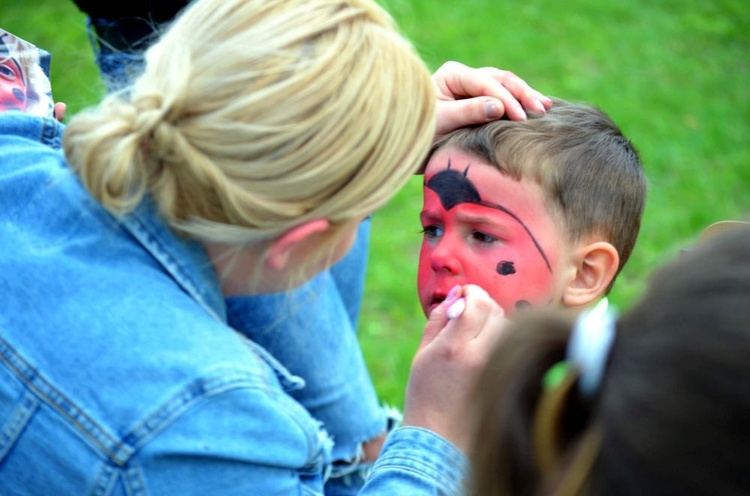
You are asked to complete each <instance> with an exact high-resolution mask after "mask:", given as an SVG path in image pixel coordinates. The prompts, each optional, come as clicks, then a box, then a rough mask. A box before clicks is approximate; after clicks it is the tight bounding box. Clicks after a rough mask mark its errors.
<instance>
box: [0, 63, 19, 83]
mask: <svg viewBox="0 0 750 496" xmlns="http://www.w3.org/2000/svg"><path fill="white" fill-rule="evenodd" d="M0 76H2V77H3V78H5V79H7V80H8V81H15V79H16V71H14V70H13V69H11V68H10V67H8V66H7V65H6V64H0Z"/></svg>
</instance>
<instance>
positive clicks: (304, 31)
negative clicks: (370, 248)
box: [65, 0, 435, 245]
mask: <svg viewBox="0 0 750 496" xmlns="http://www.w3.org/2000/svg"><path fill="white" fill-rule="evenodd" d="M434 112H435V95H434V88H433V84H432V80H431V78H430V74H429V71H428V70H427V68H426V67H425V65H424V63H423V62H422V61H421V59H420V58H419V57H418V56H417V54H416V53H415V51H414V49H413V48H412V46H411V45H410V44H409V43H408V41H406V40H405V39H404V38H403V37H402V36H401V35H399V34H398V32H397V31H396V28H395V24H394V22H393V21H392V19H391V18H390V17H389V15H388V14H387V13H386V12H385V11H384V10H383V9H382V8H380V7H379V6H378V5H377V4H376V3H375V2H373V1H369V0H285V1H283V2H278V1H269V0H200V1H198V2H193V3H192V4H191V6H189V7H188V8H187V9H186V10H185V11H184V12H183V13H182V14H181V15H180V16H179V17H178V18H177V19H176V20H175V22H174V23H173V24H172V26H171V27H170V28H169V29H168V30H167V31H166V32H165V33H164V35H163V36H162V38H161V40H160V41H159V42H157V43H156V44H155V45H154V46H152V47H151V48H150V49H149V50H148V52H147V53H146V69H145V72H144V74H143V75H142V76H141V77H139V78H138V79H137V80H136V82H135V83H134V85H133V86H132V88H129V89H127V90H125V91H123V92H120V93H118V94H114V95H111V96H109V97H107V98H106V99H105V100H104V101H103V102H102V103H101V104H100V105H99V106H98V107H96V108H94V109H92V110H89V111H86V112H85V113H82V114H80V115H78V116H76V117H74V118H73V119H72V120H71V122H70V124H69V126H68V129H67V131H66V134H65V152H66V154H67V157H68V160H69V161H70V163H71V164H72V166H73V167H74V168H75V169H76V170H77V171H78V173H79V174H80V177H81V178H82V180H83V183H84V184H85V186H86V188H87V189H88V190H89V191H90V193H91V194H92V195H93V196H94V197H95V198H96V199H98V200H99V201H100V202H101V203H102V204H103V205H104V206H105V207H106V208H107V209H109V210H110V211H112V212H114V213H117V214H123V213H127V212H128V211H130V210H132V209H133V208H135V206H136V205H137V204H138V203H139V202H140V201H141V200H142V199H143V197H144V195H146V194H149V195H150V196H151V197H152V198H153V201H154V202H155V204H156V205H157V206H158V208H159V210H160V212H161V214H162V215H163V217H164V218H165V219H166V221H167V222H168V224H169V225H170V226H171V227H173V228H174V229H176V230H177V231H179V232H182V233H183V234H186V235H188V236H190V237H193V238H195V239H197V240H200V241H208V242H217V243H227V244H235V245H241V244H246V243H257V242H260V241H264V240H268V239H271V238H273V237H275V236H278V235H279V234H281V233H283V232H284V231H285V230H287V229H289V228H291V227H294V226H295V225H298V224H300V223H303V222H305V221H307V220H310V219H314V218H326V219H329V220H330V221H331V222H332V223H333V224H334V225H337V224H339V225H340V224H342V223H345V222H346V221H348V220H352V219H357V218H362V217H364V216H366V215H368V214H369V213H371V212H372V211H373V210H375V209H377V208H378V207H380V206H381V205H383V204H384V203H385V202H386V201H387V200H388V199H389V198H390V197H391V196H392V195H393V194H394V193H395V192H396V191H397V190H398V189H399V188H400V187H401V186H402V185H403V183H404V182H406V180H407V179H408V178H409V176H410V175H412V174H413V172H414V171H415V170H416V169H417V167H418V166H419V164H420V163H421V161H422V160H423V158H424V156H425V155H426V153H427V151H428V148H429V145H430V142H431V139H432V136H433V132H434V125H435V123H434Z"/></svg>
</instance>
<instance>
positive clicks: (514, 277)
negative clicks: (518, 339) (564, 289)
mask: <svg viewBox="0 0 750 496" xmlns="http://www.w3.org/2000/svg"><path fill="white" fill-rule="evenodd" d="M424 177H425V182H424V205H423V209H422V212H421V214H420V218H421V222H422V228H423V232H424V239H423V241H422V249H421V251H420V255H419V274H418V290H419V300H420V303H421V305H422V309H423V311H424V312H425V315H429V313H430V312H431V311H432V309H433V308H434V307H435V306H437V305H438V304H439V303H440V302H441V301H443V300H444V299H445V295H446V294H447V293H448V291H450V289H451V288H452V287H453V286H454V285H456V284H461V285H464V284H475V285H478V286H480V287H482V288H483V289H484V290H485V291H487V292H488V293H489V295H490V296H492V298H493V299H494V300H495V301H497V303H498V304H499V305H500V306H501V307H502V308H503V309H504V310H505V312H506V314H508V315H510V314H512V313H513V312H514V311H515V310H516V309H520V308H525V307H528V306H541V305H546V304H548V303H550V302H551V301H552V300H553V299H554V298H555V282H556V280H555V276H556V271H558V270H559V263H560V260H561V256H562V248H563V245H562V240H563V237H562V235H561V232H560V231H559V228H558V226H557V225H556V223H555V221H554V219H553V217H552V215H551V214H550V213H549V212H548V211H547V209H546V207H545V203H544V197H543V192H542V189H541V187H540V186H539V185H538V184H536V183H533V182H531V181H528V180H523V181H516V180H514V179H512V178H510V177H507V176H505V175H503V174H502V173H500V172H499V171H498V170H497V168H495V167H494V166H492V165H490V164H487V163H485V162H483V161H481V160H479V159H477V158H475V157H473V156H471V155H468V154H466V153H463V152H458V151H450V150H442V151H439V152H438V153H436V154H435V155H433V157H432V158H431V159H430V161H429V163H428V164H427V168H426V170H425V176H424Z"/></svg>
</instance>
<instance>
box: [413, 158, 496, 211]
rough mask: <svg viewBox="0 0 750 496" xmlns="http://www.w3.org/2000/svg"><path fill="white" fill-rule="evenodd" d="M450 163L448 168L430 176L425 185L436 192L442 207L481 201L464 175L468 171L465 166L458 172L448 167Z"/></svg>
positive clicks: (446, 207) (449, 164) (448, 208)
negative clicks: (463, 169) (464, 168)
mask: <svg viewBox="0 0 750 496" xmlns="http://www.w3.org/2000/svg"><path fill="white" fill-rule="evenodd" d="M450 167H451V163H450V161H448V168H447V169H445V170H442V171H440V172H438V173H437V174H435V175H434V176H432V177H431V178H430V180H429V181H427V183H425V185H426V186H427V187H428V188H430V189H431V190H432V191H434V192H435V193H437V195H438V197H439V198H440V203H441V204H442V205H443V208H444V209H446V210H450V209H452V208H453V207H455V206H456V205H460V204H461V203H481V202H482V199H481V198H480V197H479V191H477V188H476V187H474V184H473V183H472V182H471V181H469V178H468V177H466V176H467V174H468V173H469V168H468V167H467V168H466V170H465V171H464V172H458V171H455V170H453V169H451V168H450Z"/></svg>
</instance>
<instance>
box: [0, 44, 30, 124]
mask: <svg viewBox="0 0 750 496" xmlns="http://www.w3.org/2000/svg"><path fill="white" fill-rule="evenodd" d="M26 105H27V103H26V84H25V83H24V78H23V72H21V67H20V66H19V65H18V63H17V62H16V60H15V59H13V58H10V57H8V58H5V59H3V60H1V61H0V110H2V111H5V110H21V111H24V110H26Z"/></svg>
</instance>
